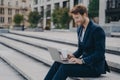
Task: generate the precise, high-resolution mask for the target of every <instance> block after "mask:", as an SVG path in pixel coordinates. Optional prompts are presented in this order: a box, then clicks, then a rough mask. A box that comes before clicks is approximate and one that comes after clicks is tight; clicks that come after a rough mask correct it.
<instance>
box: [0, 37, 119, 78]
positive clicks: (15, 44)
mask: <svg viewBox="0 0 120 80" xmlns="http://www.w3.org/2000/svg"><path fill="white" fill-rule="evenodd" d="M0 40H1V42H2V43H4V44H6V45H9V47H12V48H15V49H18V50H19V51H22V52H23V53H25V54H28V55H30V56H33V57H35V56H39V58H41V57H42V59H43V56H41V54H39V53H40V51H38V49H40V48H38V49H37V47H33V46H31V47H30V45H28V44H24V43H20V42H16V41H13V40H9V39H6V38H3V37H0ZM23 46H24V47H23ZM33 50H34V51H33ZM28 51H29V52H28ZM38 52H39V53H38ZM35 53H37V54H35ZM43 53H44V52H42V54H43ZM44 54H46V55H44V56H45V57H44V60H45V59H47V58H49V57H50V56H49V57H48V56H47V55H49V54H48V52H47V51H46V53H44ZM42 59H40V60H42ZM44 60H43V61H44ZM49 61H50V62H51V59H49ZM48 63H49V62H48ZM112 73H113V72H112ZM110 74H111V73H110ZM111 75H112V74H111ZM114 75H115V76H114ZM106 76H107V78H110V79H109V80H113V79H112V77H114V79H116V80H118V78H120V77H119V76H117V75H116V74H114V73H113V76H112V77H111V76H110V75H106ZM109 76H110V77H109ZM92 79H93V80H95V79H94V78H92ZM100 79H101V78H99V79H96V80H100ZM101 80H106V78H104V79H103V78H102V79H101Z"/></svg>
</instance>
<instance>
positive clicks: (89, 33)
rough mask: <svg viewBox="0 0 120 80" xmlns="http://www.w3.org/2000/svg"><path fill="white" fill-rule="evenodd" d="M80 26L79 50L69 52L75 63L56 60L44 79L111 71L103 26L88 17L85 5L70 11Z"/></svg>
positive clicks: (60, 79) (50, 79)
mask: <svg viewBox="0 0 120 80" xmlns="http://www.w3.org/2000/svg"><path fill="white" fill-rule="evenodd" d="M70 14H71V16H72V17H73V19H74V22H75V24H76V25H77V26H78V29H77V34H78V50H77V51H76V52H74V53H73V54H68V59H69V61H70V62H72V63H73V64H62V63H59V62H54V64H53V65H52V67H51V69H50V71H49V72H48V74H47V76H46V77H45V79H44V80H66V78H67V77H68V76H69V77H99V76H100V75H101V74H105V73H106V71H108V72H109V68H108V65H107V63H106V60H105V33H104V31H103V29H102V28H101V27H99V26H98V25H97V24H95V23H93V22H92V21H91V20H89V18H88V12H87V9H86V7H85V6H84V5H77V6H75V7H74V8H73V9H72V10H71V11H70Z"/></svg>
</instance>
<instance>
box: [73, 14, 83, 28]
mask: <svg viewBox="0 0 120 80" xmlns="http://www.w3.org/2000/svg"><path fill="white" fill-rule="evenodd" d="M72 16H73V19H74V21H75V24H76V25H77V26H80V25H83V24H84V23H85V18H84V15H83V16H82V15H80V14H79V13H78V14H73V15H72Z"/></svg>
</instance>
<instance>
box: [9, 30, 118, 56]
mask: <svg viewBox="0 0 120 80" xmlns="http://www.w3.org/2000/svg"><path fill="white" fill-rule="evenodd" d="M10 33H12V34H16V35H21V36H26V37H32V38H37V39H42V40H47V41H52V42H57V43H62V44H67V45H72V46H77V42H78V41H77V34H76V33H75V32H74V33H73V32H49V31H47V32H26V31H25V32H21V31H10ZM106 52H107V53H110V52H112V53H113V54H116V55H120V38H111V37H106Z"/></svg>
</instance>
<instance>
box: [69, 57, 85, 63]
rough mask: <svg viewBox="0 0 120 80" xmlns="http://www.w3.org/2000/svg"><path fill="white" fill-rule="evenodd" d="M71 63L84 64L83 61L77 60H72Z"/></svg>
mask: <svg viewBox="0 0 120 80" xmlns="http://www.w3.org/2000/svg"><path fill="white" fill-rule="evenodd" d="M69 62H72V63H75V64H83V63H82V60H81V59H77V58H70V59H69Z"/></svg>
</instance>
